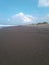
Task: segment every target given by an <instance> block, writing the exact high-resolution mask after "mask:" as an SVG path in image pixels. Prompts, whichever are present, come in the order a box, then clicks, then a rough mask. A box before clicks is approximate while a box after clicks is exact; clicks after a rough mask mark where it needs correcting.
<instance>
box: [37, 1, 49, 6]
mask: <svg viewBox="0 0 49 65" xmlns="http://www.w3.org/2000/svg"><path fill="white" fill-rule="evenodd" d="M38 6H39V7H49V0H39V2H38Z"/></svg>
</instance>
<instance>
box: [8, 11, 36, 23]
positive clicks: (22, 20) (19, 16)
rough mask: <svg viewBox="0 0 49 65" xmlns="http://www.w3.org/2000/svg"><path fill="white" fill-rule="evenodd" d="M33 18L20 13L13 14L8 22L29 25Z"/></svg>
mask: <svg viewBox="0 0 49 65" xmlns="http://www.w3.org/2000/svg"><path fill="white" fill-rule="evenodd" d="M35 19H36V18H35V17H33V16H31V15H27V14H24V13H23V12H20V13H18V14H15V15H13V16H11V17H10V18H9V19H8V21H12V22H20V23H22V24H30V23H32V22H34V21H35Z"/></svg>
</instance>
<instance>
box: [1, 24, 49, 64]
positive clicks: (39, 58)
mask: <svg viewBox="0 0 49 65" xmlns="http://www.w3.org/2000/svg"><path fill="white" fill-rule="evenodd" d="M0 65H49V25H48V26H46V25H45V26H17V27H16V26H15V27H9V28H3V29H1V30H0Z"/></svg>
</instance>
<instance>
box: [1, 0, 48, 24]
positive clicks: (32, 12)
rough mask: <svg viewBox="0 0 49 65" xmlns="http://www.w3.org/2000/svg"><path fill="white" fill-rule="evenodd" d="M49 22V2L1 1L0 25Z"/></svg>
mask: <svg viewBox="0 0 49 65" xmlns="http://www.w3.org/2000/svg"><path fill="white" fill-rule="evenodd" d="M43 21H48V22H49V0H0V25H21V24H28V23H29V24H30V23H38V22H43Z"/></svg>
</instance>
